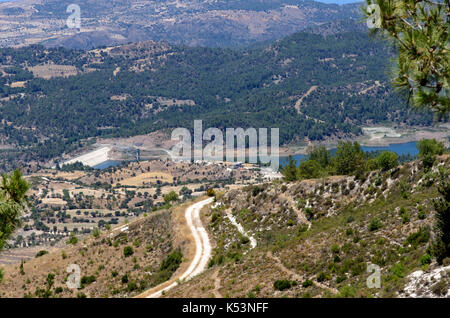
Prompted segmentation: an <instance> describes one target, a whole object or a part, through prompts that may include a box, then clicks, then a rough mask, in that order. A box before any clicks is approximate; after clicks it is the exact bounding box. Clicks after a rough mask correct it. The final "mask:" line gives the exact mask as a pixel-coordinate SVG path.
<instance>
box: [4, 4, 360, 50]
mask: <svg viewBox="0 0 450 318" xmlns="http://www.w3.org/2000/svg"><path fill="white" fill-rule="evenodd" d="M72 3H74V2H73V1H72V0H43V1H38V0H16V1H14V2H8V3H1V4H0V21H1V22H0V28H1V29H2V30H3V31H2V37H1V39H0V46H16V45H24V44H32V43H46V45H48V46H65V47H69V48H93V47H98V46H102V45H115V44H120V43H128V42H137V41H143V40H164V41H169V42H172V43H177V44H188V45H195V46H198V45H201V46H222V47H223V46H235V45H246V44H250V43H254V42H257V41H266V40H272V39H277V38H281V37H284V36H286V35H289V34H292V33H294V32H298V31H300V30H302V29H304V28H306V27H310V26H313V25H320V24H322V23H326V22H330V21H336V20H342V19H350V18H353V19H357V18H358V17H359V16H358V5H356V4H355V5H344V6H338V5H333V4H324V3H319V2H314V1H302V0H263V1H261V0H232V1H230V0H219V1H218V0H214V1H211V0H158V1H154V0H126V1H125V0H114V1H111V0H95V1H92V0H79V1H76V2H75V3H76V4H77V5H79V7H80V16H81V28H80V29H69V28H68V27H67V25H66V20H67V18H68V17H69V16H70V14H71V13H70V12H67V8H68V6H69V5H70V4H72Z"/></svg>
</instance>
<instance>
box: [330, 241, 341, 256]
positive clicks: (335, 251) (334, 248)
mask: <svg viewBox="0 0 450 318" xmlns="http://www.w3.org/2000/svg"><path fill="white" fill-rule="evenodd" d="M331 252H332V253H333V254H339V245H337V244H336V243H335V244H333V245H331Z"/></svg>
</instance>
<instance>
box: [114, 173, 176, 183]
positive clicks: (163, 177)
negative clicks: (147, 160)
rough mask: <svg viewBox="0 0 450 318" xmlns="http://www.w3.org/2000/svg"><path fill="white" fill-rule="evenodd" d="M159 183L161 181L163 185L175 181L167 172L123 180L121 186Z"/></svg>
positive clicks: (146, 174) (144, 174)
mask: <svg viewBox="0 0 450 318" xmlns="http://www.w3.org/2000/svg"><path fill="white" fill-rule="evenodd" d="M157 181H161V182H162V183H164V182H168V183H171V182H172V181H173V177H172V175H171V174H168V173H165V172H147V173H143V174H140V175H138V176H136V177H131V178H128V179H125V180H122V181H120V184H121V185H127V186H142V185H144V184H149V183H156V182H157Z"/></svg>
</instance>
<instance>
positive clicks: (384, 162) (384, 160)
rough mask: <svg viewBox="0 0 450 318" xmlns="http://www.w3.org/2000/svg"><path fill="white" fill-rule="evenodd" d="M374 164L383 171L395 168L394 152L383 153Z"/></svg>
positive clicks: (396, 160) (395, 158) (395, 157)
mask: <svg viewBox="0 0 450 318" xmlns="http://www.w3.org/2000/svg"><path fill="white" fill-rule="evenodd" d="M376 162H377V164H378V167H380V168H381V170H383V171H387V170H390V169H392V168H395V167H397V165H398V156H397V154H396V153H395V152H391V151H383V152H382V153H381V154H380V155H379V156H378V157H377V158H376Z"/></svg>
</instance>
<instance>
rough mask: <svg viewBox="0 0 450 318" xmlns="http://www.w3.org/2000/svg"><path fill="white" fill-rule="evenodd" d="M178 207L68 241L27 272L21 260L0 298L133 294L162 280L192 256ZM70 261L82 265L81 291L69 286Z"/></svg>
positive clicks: (27, 266) (10, 268)
mask: <svg viewBox="0 0 450 318" xmlns="http://www.w3.org/2000/svg"><path fill="white" fill-rule="evenodd" d="M177 211H178V212H177ZM180 211H181V213H182V212H183V209H181V210H180V209H179V208H178V209H176V210H175V212H174V211H173V210H171V211H167V210H165V211H158V212H154V213H152V214H151V215H150V216H148V217H141V218H139V219H137V220H135V221H133V222H131V223H129V224H128V225H123V226H120V227H118V228H116V229H114V230H112V231H106V232H105V233H99V234H98V236H97V237H96V236H95V235H94V236H91V237H88V238H85V239H83V240H79V241H78V242H77V243H75V244H69V243H67V246H66V247H64V248H59V249H53V250H52V251H51V252H50V253H48V254H45V255H43V256H40V257H36V258H34V259H31V260H29V261H26V262H25V263H24V264H23V270H21V266H22V265H20V263H19V264H15V265H8V266H7V267H6V268H5V277H4V279H3V282H2V287H1V292H0V297H78V298H80V297H97V298H101V297H132V296H135V295H137V294H139V293H141V292H142V291H144V290H146V289H149V288H151V287H153V286H156V285H158V284H161V283H163V282H165V281H167V280H168V279H170V277H171V276H172V275H173V273H174V272H175V271H176V270H177V269H178V267H179V265H180V263H181V261H182V259H183V253H184V254H185V255H186V254H189V244H187V243H188V241H187V239H186V237H184V236H183V235H181V232H180V229H182V227H183V225H182V219H181V218H180V216H179V215H177V214H179V213H180ZM180 220H181V222H180ZM68 240H70V239H68ZM127 248H128V249H131V252H128V253H126V249H127ZM170 255H171V256H170ZM168 260H169V261H168ZM164 262H165V263H164ZM171 262H173V263H171ZM163 263H164V264H165V265H162V264H163ZM168 263H170V266H167V264H168ZM70 264H76V265H78V266H79V267H80V270H81V272H80V273H81V276H80V277H81V286H82V288H81V289H78V290H77V289H69V288H67V286H66V280H67V277H68V275H69V274H68V273H67V272H66V269H67V267H68V266H69V265H70ZM172 265H173V266H172ZM49 282H50V283H49Z"/></svg>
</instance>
